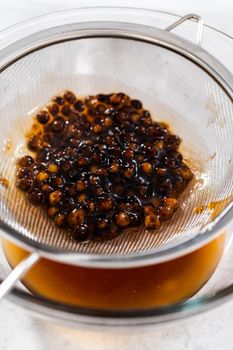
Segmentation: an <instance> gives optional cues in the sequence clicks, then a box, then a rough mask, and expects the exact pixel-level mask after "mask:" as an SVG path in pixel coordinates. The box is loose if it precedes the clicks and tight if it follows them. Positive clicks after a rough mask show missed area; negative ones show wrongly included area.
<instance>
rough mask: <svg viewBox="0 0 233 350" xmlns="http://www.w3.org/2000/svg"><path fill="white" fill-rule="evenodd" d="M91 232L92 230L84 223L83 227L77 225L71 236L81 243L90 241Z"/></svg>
mask: <svg viewBox="0 0 233 350" xmlns="http://www.w3.org/2000/svg"><path fill="white" fill-rule="evenodd" d="M89 232H90V229H89V228H88V226H87V225H86V224H85V223H84V224H82V225H77V226H76V227H74V229H73V230H72V232H71V236H72V237H73V238H74V239H75V240H76V241H80V242H83V241H85V240H87V239H88V237H89Z"/></svg>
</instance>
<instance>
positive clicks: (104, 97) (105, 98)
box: [96, 94, 111, 104]
mask: <svg viewBox="0 0 233 350" xmlns="http://www.w3.org/2000/svg"><path fill="white" fill-rule="evenodd" d="M110 97H111V95H110V94H108V95H105V94H98V95H97V96H96V98H97V100H98V101H100V102H102V103H106V104H109V103H110Z"/></svg>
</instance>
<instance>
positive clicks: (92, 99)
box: [84, 95, 98, 107]
mask: <svg viewBox="0 0 233 350" xmlns="http://www.w3.org/2000/svg"><path fill="white" fill-rule="evenodd" d="M84 103H85V105H86V106H87V107H93V106H95V105H96V104H97V103H98V100H97V98H96V96H92V95H90V96H87V97H86V98H85V99H84Z"/></svg>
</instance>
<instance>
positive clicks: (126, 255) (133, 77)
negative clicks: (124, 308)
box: [0, 15, 233, 289]
mask: <svg viewBox="0 0 233 350" xmlns="http://www.w3.org/2000/svg"><path fill="white" fill-rule="evenodd" d="M190 18H194V19H195V20H197V25H198V35H197V36H198V38H197V45H195V44H192V43H190V42H188V41H185V40H183V39H181V38H180V37H178V36H176V35H174V34H172V33H170V32H169V31H170V30H171V29H173V28H174V27H175V26H177V25H179V24H181V23H182V22H184V21H185V20H187V19H190ZM201 29H202V21H201V19H200V18H199V17H198V16H195V15H188V16H185V17H183V18H182V19H181V20H179V21H178V22H176V23H174V24H173V25H171V26H170V27H168V28H167V29H165V30H160V29H156V28H151V27H147V26H142V25H134V24H128V23H124V24H122V23H117V22H116V23H114V22H92V23H91V22H90V23H74V24H70V25H69V26H67V25H64V26H59V27H53V28H51V29H49V30H44V31H41V32H38V33H36V34H34V35H31V36H28V37H27V38H26V39H22V40H20V41H18V42H16V43H15V44H13V45H11V47H8V48H6V49H4V50H3V51H2V55H1V57H2V60H1V61H0V96H1V102H0V116H1V122H2V123H1V129H0V148H1V149H3V150H4V151H3V152H2V154H1V162H0V175H1V177H4V178H7V179H9V181H10V186H9V188H5V187H3V186H2V187H0V220H1V222H0V226H1V228H2V229H3V231H4V233H5V234H6V236H7V237H8V238H10V239H13V240H15V241H16V242H17V243H18V244H19V245H22V246H25V247H27V248H29V249H30V250H31V251H32V252H34V253H33V254H32V255H31V257H30V258H29V259H28V260H27V261H26V262H24V263H22V264H23V265H21V266H19V267H18V271H16V273H15V278H18V277H19V276H20V274H21V273H23V272H24V270H25V269H26V268H28V267H29V265H32V264H33V263H34V262H35V261H37V260H38V259H39V257H40V256H45V257H48V258H50V259H55V260H58V261H63V262H64V261H65V262H67V263H71V264H78V265H84V266H92V267H104V268H113V267H115V268H124V267H129V266H142V265H146V264H150V263H156V262H161V261H165V260H168V259H171V258H174V257H177V256H179V255H181V254H185V253H187V252H188V251H191V250H193V249H195V248H197V247H198V246H201V245H203V244H204V243H206V242H207V241H208V240H210V239H212V238H213V237H214V236H215V235H217V234H219V232H220V230H221V228H223V227H224V226H225V225H226V224H227V223H228V221H229V220H230V218H231V217H232V208H231V207H232V193H233V181H232V173H233V163H232V161H233V157H232V155H233V136H232V135H233V121H232V116H233V105H232V97H233V91H232V88H233V79H232V75H231V73H230V72H228V71H227V70H226V69H225V68H224V67H223V66H222V65H221V64H220V63H219V62H218V61H217V60H215V59H214V57H212V56H211V55H209V54H208V53H207V52H205V51H204V50H203V49H202V48H201V46H200V45H201ZM66 89H70V90H73V91H75V92H76V93H77V94H78V95H81V96H85V95H89V94H92V95H93V94H97V93H100V92H102V93H109V92H114V91H123V92H125V93H127V94H128V95H130V96H131V97H133V98H137V99H140V100H141V101H142V102H143V104H144V106H145V108H146V109H148V110H149V111H150V112H151V114H152V116H153V117H154V118H155V119H156V120H159V121H166V122H168V123H169V124H170V126H171V128H172V130H173V132H174V133H176V134H178V135H179V136H180V137H181V138H182V140H183V145H182V152H183V154H184V157H185V158H186V160H187V162H188V164H189V166H190V167H191V169H192V170H193V172H194V174H195V178H194V180H192V182H191V183H190V184H189V186H188V188H187V189H186V190H185V192H184V193H183V194H182V196H181V198H180V203H181V206H180V208H179V209H178V211H177V212H176V214H175V215H174V217H173V218H172V219H171V220H170V221H169V222H167V223H165V224H163V226H162V227H161V229H160V230H159V231H156V232H153V231H146V230H145V229H144V228H140V229H139V228H131V229H129V230H128V231H127V232H125V233H124V234H122V235H120V236H119V237H117V238H116V239H114V240H112V241H107V242H104V243H100V242H89V243H77V242H74V241H73V240H72V239H70V238H69V236H68V235H67V234H66V233H65V232H64V231H62V230H59V229H58V228H56V227H55V226H54V224H53V223H52V222H51V221H50V220H49V219H48V218H47V217H46V215H45V214H44V213H43V212H42V211H41V210H39V209H38V208H35V207H33V206H32V205H30V204H29V203H28V202H27V201H26V200H25V196H24V194H22V193H21V192H20V191H18V190H17V189H16V187H15V171H16V169H15V163H16V159H17V158H18V157H20V156H22V155H23V154H25V153H28V150H27V149H26V146H25V133H26V131H27V130H28V128H29V124H30V122H31V120H32V115H34V114H35V113H36V110H37V109H38V108H40V107H41V106H44V105H45V104H46V103H47V102H48V101H49V100H50V98H51V97H52V96H54V94H56V93H59V92H62V91H64V90H66ZM9 140H10V141H9ZM9 142H11V147H10V149H9V147H7V145H8V143H9ZM213 202H214V203H215V204H216V206H213V207H215V210H210V207H208V204H209V203H213ZM200 206H202V207H203V210H200V213H199V214H196V212H197V210H196V209H195V208H199V207H200ZM5 284H6V283H5ZM7 288H8V287H7V286H6V289H7Z"/></svg>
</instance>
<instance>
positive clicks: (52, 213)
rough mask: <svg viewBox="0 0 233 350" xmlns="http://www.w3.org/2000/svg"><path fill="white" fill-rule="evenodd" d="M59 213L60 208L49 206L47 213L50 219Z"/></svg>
mask: <svg viewBox="0 0 233 350" xmlns="http://www.w3.org/2000/svg"><path fill="white" fill-rule="evenodd" d="M57 213H58V208H56V207H49V208H48V209H47V215H48V217H49V218H50V219H53V218H54V217H55V216H56V214H57Z"/></svg>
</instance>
